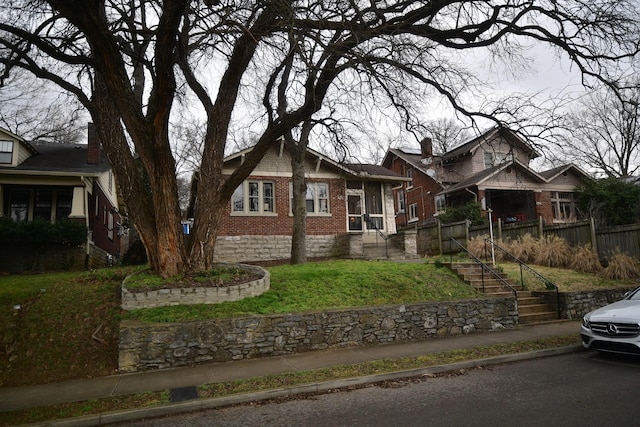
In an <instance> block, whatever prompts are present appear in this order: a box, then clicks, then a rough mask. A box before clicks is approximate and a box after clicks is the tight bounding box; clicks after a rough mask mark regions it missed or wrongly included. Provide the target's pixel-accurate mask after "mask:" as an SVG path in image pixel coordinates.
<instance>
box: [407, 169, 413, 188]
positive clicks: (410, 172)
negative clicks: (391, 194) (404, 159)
mask: <svg viewBox="0 0 640 427" xmlns="http://www.w3.org/2000/svg"><path fill="white" fill-rule="evenodd" d="M407 178H410V179H411V181H409V182H407V188H413V169H411V168H409V169H407Z"/></svg>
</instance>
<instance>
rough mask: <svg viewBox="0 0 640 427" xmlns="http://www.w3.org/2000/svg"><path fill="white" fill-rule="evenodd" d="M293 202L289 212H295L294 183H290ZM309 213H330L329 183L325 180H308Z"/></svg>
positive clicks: (307, 202)
mask: <svg viewBox="0 0 640 427" xmlns="http://www.w3.org/2000/svg"><path fill="white" fill-rule="evenodd" d="M289 194H290V198H289V200H290V201H291V204H290V206H289V212H290V213H292V212H293V184H290V185H289ZM305 206H306V210H307V215H323V214H328V213H329V184H327V183H324V182H308V183H307V191H306V193H305Z"/></svg>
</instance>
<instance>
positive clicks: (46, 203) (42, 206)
mask: <svg viewBox="0 0 640 427" xmlns="http://www.w3.org/2000/svg"><path fill="white" fill-rule="evenodd" d="M33 199H34V200H33V203H34V206H33V219H44V220H46V221H51V201H52V200H51V191H47V190H36V191H35V195H34V198H33Z"/></svg>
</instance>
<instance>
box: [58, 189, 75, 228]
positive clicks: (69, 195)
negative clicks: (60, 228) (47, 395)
mask: <svg viewBox="0 0 640 427" xmlns="http://www.w3.org/2000/svg"><path fill="white" fill-rule="evenodd" d="M56 196H57V197H56V221H58V220H60V219H66V218H68V217H69V215H71V201H72V199H73V192H72V191H71V190H60V191H58V192H57V194H56Z"/></svg>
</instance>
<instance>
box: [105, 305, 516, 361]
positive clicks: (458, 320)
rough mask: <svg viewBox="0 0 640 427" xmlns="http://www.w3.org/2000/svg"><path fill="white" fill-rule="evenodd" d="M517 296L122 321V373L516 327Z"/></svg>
mask: <svg viewBox="0 0 640 427" xmlns="http://www.w3.org/2000/svg"><path fill="white" fill-rule="evenodd" d="M517 323H518V313H517V311H516V302H515V299H514V298H512V297H509V298H495V299H474V300H463V301H449V302H429V303H418V304H406V305H394V306H377V307H367V308H359V309H350V310H331V311H325V312H318V313H302V314H283V315H271V316H249V317H237V318H226V319H214V320H209V321H199V322H186V323H167V324H147V323H142V322H134V321H124V322H122V323H121V325H120V356H119V363H118V364H119V370H120V372H123V373H124V372H136V371H146V370H151V369H162V368H171V367H177V366H189V365H195V364H199V363H206V362H223V361H230V360H241V359H251V358H256V357H267V356H278V355H284V354H292V353H300V352H306V351H313V350H322V349H326V348H330V347H352V346H360V345H376V344H386V343H392V342H395V341H409V340H419V339H424V338H428V337H444V336H449V335H459V334H463V333H473V332H475V331H489V330H493V329H502V328H511V327H514V326H515V325H517Z"/></svg>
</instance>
